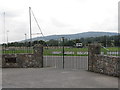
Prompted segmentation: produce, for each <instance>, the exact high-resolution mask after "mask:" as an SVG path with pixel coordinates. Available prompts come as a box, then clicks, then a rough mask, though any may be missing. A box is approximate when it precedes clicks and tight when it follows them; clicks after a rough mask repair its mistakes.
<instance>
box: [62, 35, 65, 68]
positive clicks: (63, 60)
mask: <svg viewBox="0 0 120 90" xmlns="http://www.w3.org/2000/svg"><path fill="white" fill-rule="evenodd" d="M62 41H63V44H62V45H63V69H64V52H65V50H64V37H62Z"/></svg>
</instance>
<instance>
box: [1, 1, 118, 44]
mask: <svg viewBox="0 0 120 90" xmlns="http://www.w3.org/2000/svg"><path fill="white" fill-rule="evenodd" d="M118 1H119V0H0V38H1V40H0V43H2V42H7V34H8V41H9V42H13V41H20V40H24V39H25V33H26V34H27V38H29V7H31V9H32V11H33V12H34V15H35V17H36V19H37V21H38V23H39V25H40V27H41V30H42V32H43V34H44V36H47V35H59V34H75V33H82V32H88V31H96V32H100V31H103V32H118ZM4 12H5V24H4V14H3V13H4ZM4 26H5V29H4ZM7 31H9V32H7ZM4 33H5V34H4ZM34 33H40V31H39V29H38V27H37V25H36V22H35V20H34V18H33V16H32V34H34ZM39 36H42V35H41V34H40V35H33V36H32V37H39Z"/></svg>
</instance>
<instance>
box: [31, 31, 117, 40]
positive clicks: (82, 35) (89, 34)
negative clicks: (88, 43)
mask: <svg viewBox="0 0 120 90" xmlns="http://www.w3.org/2000/svg"><path fill="white" fill-rule="evenodd" d="M117 34H118V33H112V32H83V33H77V34H67V35H50V36H45V37H36V38H33V39H32V40H33V41H34V40H46V41H47V40H50V39H54V40H58V39H60V38H61V37H65V38H67V39H78V38H87V37H99V36H114V35H117Z"/></svg>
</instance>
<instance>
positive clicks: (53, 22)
mask: <svg viewBox="0 0 120 90" xmlns="http://www.w3.org/2000/svg"><path fill="white" fill-rule="evenodd" d="M51 22H52V24H53V25H54V26H56V27H58V28H65V27H70V26H71V25H69V24H65V23H63V22H61V21H59V20H57V19H55V18H51Z"/></svg>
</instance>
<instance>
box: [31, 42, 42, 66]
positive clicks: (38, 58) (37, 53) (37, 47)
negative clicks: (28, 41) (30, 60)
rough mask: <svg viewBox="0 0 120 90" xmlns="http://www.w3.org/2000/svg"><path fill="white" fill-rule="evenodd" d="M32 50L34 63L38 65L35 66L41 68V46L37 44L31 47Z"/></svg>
mask: <svg viewBox="0 0 120 90" xmlns="http://www.w3.org/2000/svg"><path fill="white" fill-rule="evenodd" d="M33 49H34V52H33V54H34V58H35V60H36V62H37V63H39V64H37V65H39V66H38V67H40V68H41V67H43V46H42V45H39V44H37V45H35V46H34V47H33Z"/></svg>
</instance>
